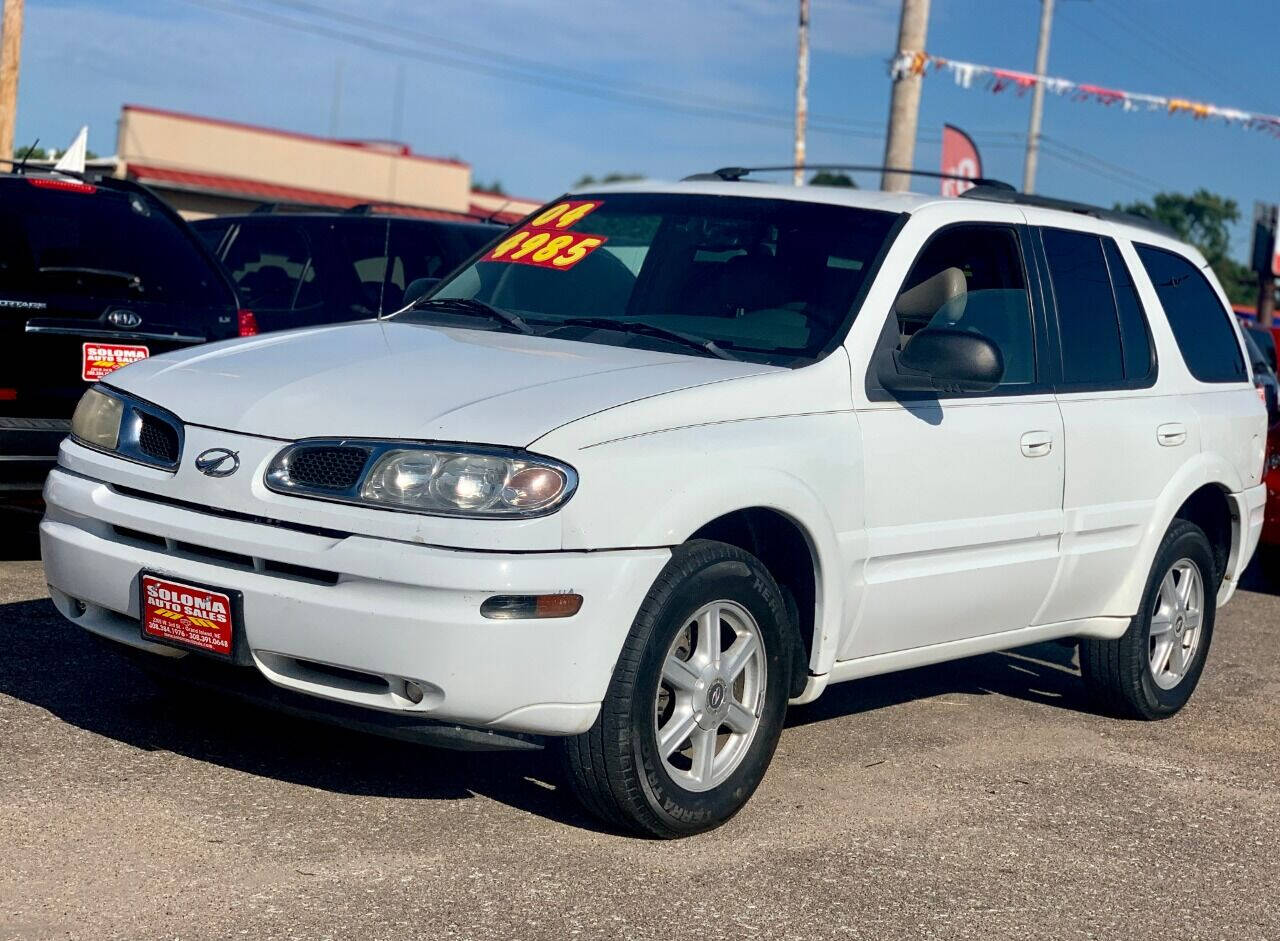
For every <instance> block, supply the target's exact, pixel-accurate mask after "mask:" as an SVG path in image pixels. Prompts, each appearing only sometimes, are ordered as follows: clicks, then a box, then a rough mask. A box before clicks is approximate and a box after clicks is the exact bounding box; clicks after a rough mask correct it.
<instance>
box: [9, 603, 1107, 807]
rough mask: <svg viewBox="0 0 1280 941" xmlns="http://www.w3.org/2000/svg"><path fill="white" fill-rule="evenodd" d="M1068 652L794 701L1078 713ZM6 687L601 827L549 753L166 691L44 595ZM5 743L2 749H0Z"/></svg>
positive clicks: (233, 750)
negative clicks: (425, 737)
mask: <svg viewBox="0 0 1280 941" xmlns="http://www.w3.org/2000/svg"><path fill="white" fill-rule="evenodd" d="M1073 655H1074V650H1073V649H1071V648H1067V647H1064V646H1061V645H1058V644H1039V645H1036V646H1034V647H1027V648H1023V649H1021V650H1017V651H1010V652H1007V653H1000V654H990V655H986V656H981V657H974V658H971V659H969V660H965V661H961V662H959V663H951V664H944V665H939V666H933V667H923V668H919V669H915V670H909V671H905V672H902V673H897V674H892V675H889V676H881V677H873V678H869V679H865V680H859V681H856V682H852V683H844V684H839V685H837V686H833V687H831V688H830V689H828V690H827V692H826V693H825V694H824V695H823V697H822V698H821V699H820V700H818V701H817V702H816V703H813V704H810V705H808V706H802V707H797V708H794V709H792V710H791V711H790V714H789V716H788V725H790V726H798V725H805V724H808V723H811V722H820V721H823V720H826V719H833V718H837V717H841V716H850V715H857V714H859V713H862V712H865V711H868V710H872V709H881V708H884V707H886V706H891V705H895V704H899V703H903V702H906V701H909V700H912V699H919V698H923V697H930V696H939V695H945V694H954V693H963V692H969V693H974V692H978V693H996V694H1000V695H1006V696H1011V697H1015V698H1019V699H1027V700H1032V701H1035V702H1044V703H1051V704H1053V705H1057V706H1060V707H1064V708H1069V709H1083V708H1085V703H1084V700H1083V690H1082V688H1081V684H1080V680H1079V674H1078V672H1077V671H1076V670H1075V668H1074V667H1073V665H1072V658H1073ZM0 694H3V695H7V696H10V697H13V698H15V699H18V700H21V701H22V702H26V703H29V704H31V705H34V706H38V707H40V708H41V709H45V710H47V711H49V712H50V713H52V714H53V715H55V716H57V717H58V718H60V719H62V720H63V721H65V722H68V723H70V724H71V725H74V726H76V727H77V728H80V729H84V730H85V731H88V732H92V733H94V734H95V735H101V736H105V737H107V738H110V739H113V740H115V741H118V742H122V743H124V744H127V745H131V746H133V747H135V748H141V749H146V750H155V751H169V752H173V753H175V754H178V755H183V756H186V757H188V758H193V759H195V760H197V761H203V762H211V763H214V764H218V765H221V766H223V767H227V768H232V769H235V770H238V771H244V772H247V773H250V774H254V775H258V776H262V777H266V778H272V779H275V780H280V781H287V782H290V783H294V784H303V785H306V786H308V787H314V788H321V789H324V790H329V791H333V792H336V793H345V794H351V795H358V796H378V797H398V798H409V799H420V800H433V801H440V800H463V799H466V798H470V797H472V796H475V795H482V796H485V797H488V798H490V799H492V800H495V801H498V802H500V803H502V804H506V805H508V806H511V807H514V808H517V809H519V810H522V811H524V812H527V813H530V814H535V815H538V816H541V817H546V818H549V819H552V820H556V821H559V822H562V823H566V824H569V825H572V826H576V827H582V828H584V829H591V830H597V831H602V832H603V830H602V828H601V827H600V825H599V824H597V823H596V822H595V821H594V820H593V819H592V818H590V817H588V816H587V815H586V814H584V813H583V812H582V811H581V810H580V809H579V807H578V805H577V803H576V802H575V801H574V800H573V799H572V797H571V795H570V794H569V793H568V789H567V787H566V786H565V784H564V781H563V776H562V773H561V771H560V768H559V765H558V762H557V760H556V759H555V757H554V753H553V752H550V751H547V752H508V753H480V752H454V751H449V750H444V749H436V748H429V747H426V746H423V745H415V744H410V743H405V742H398V741H392V740H389V739H383V738H379V737H376V736H371V735H365V734H362V733H359V732H352V731H348V730H346V729H341V728H336V727H333V726H329V725H326V724H323V723H319V722H313V721H309V720H306V719H300V718H296V717H293V716H287V715H282V714H279V713H276V712H273V711H271V710H270V709H267V708H265V707H262V706H258V705H254V704H250V703H244V702H241V701H239V700H236V699H234V698H231V697H228V696H222V695H216V694H215V700H214V701H215V702H216V708H215V709H211V708H210V705H211V702H210V699H209V694H207V693H205V692H203V691H201V692H200V693H198V694H196V695H193V696H191V697H189V698H187V699H183V698H182V697H180V696H178V695H174V694H167V693H165V692H163V691H162V689H161V688H160V687H159V686H157V685H156V684H155V683H154V682H153V681H152V680H151V679H149V678H148V677H147V675H146V674H145V673H144V672H143V671H142V670H140V669H139V668H138V667H137V666H136V665H135V664H134V662H133V661H132V660H131V659H130V658H129V657H128V656H126V655H124V654H122V653H120V652H119V651H118V650H116V649H115V648H114V646H113V645H111V644H109V643H107V642H104V641H99V640H98V639H97V638H95V637H93V636H92V635H90V634H88V633H86V632H85V631H83V630H81V629H80V628H77V627H75V626H73V625H72V624H70V623H68V622H67V621H65V620H64V619H63V618H62V616H61V615H59V614H58V613H57V611H56V610H55V609H54V607H53V605H52V603H51V602H49V601H48V600H47V599H43V600H38V601H22V602H13V603H9V604H2V605H0ZM2 752H3V749H2V747H0V754H2Z"/></svg>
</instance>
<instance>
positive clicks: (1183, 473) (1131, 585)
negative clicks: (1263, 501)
mask: <svg viewBox="0 0 1280 941" xmlns="http://www.w3.org/2000/svg"><path fill="white" fill-rule="evenodd" d="M1233 484H1234V486H1233ZM1239 489H1240V481H1239V474H1238V473H1237V472H1236V469H1235V468H1234V467H1233V466H1232V465H1231V464H1230V463H1229V462H1227V461H1226V460H1224V459H1223V458H1221V457H1219V456H1217V455H1212V454H1200V455H1197V456H1196V458H1195V459H1193V460H1191V461H1189V462H1187V464H1186V465H1184V466H1183V467H1182V469H1181V470H1180V471H1179V473H1178V474H1177V475H1175V476H1174V478H1173V479H1172V480H1171V481H1170V482H1169V483H1168V484H1167V485H1166V486H1165V489H1164V491H1163V492H1162V493H1161V494H1160V497H1159V499H1157V501H1156V505H1155V509H1154V511H1153V512H1152V514H1151V519H1150V522H1149V523H1148V525H1147V529H1146V532H1145V533H1144V534H1143V537H1142V541H1141V542H1140V544H1139V551H1138V552H1137V554H1136V557H1135V564H1134V566H1133V571H1132V572H1131V573H1130V577H1129V578H1128V579H1127V580H1126V582H1125V585H1124V589H1123V591H1124V597H1123V599H1122V601H1123V609H1124V610H1126V611H1128V612H1129V613H1130V614H1132V613H1133V612H1135V611H1137V610H1138V605H1139V603H1140V601H1141V599H1142V592H1143V589H1144V587H1145V585H1146V579H1147V575H1148V574H1149V572H1150V570H1151V566H1152V564H1153V563H1154V561H1155V555H1156V552H1157V551H1158V549H1159V547H1160V541H1161V540H1162V539H1163V538H1164V534H1165V533H1166V532H1168V530H1169V526H1170V525H1172V523H1173V521H1174V520H1175V519H1186V520H1188V521H1189V522H1192V523H1195V524H1196V525H1197V526H1199V527H1200V528H1201V529H1202V530H1204V533H1205V535H1206V536H1207V537H1208V538H1209V543H1210V545H1211V546H1212V548H1213V555H1214V562H1215V563H1216V565H1217V568H1218V573H1217V574H1218V576H1219V579H1220V585H1219V590H1218V604H1219V605H1221V604H1224V603H1225V602H1226V600H1227V599H1228V598H1229V597H1230V596H1231V593H1232V592H1233V591H1234V589H1235V583H1234V580H1233V578H1232V575H1233V573H1235V572H1236V571H1237V570H1238V568H1239V566H1238V565H1237V564H1236V563H1237V561H1238V559H1239V558H1240V555H1241V554H1242V553H1243V552H1244V551H1245V550H1246V548H1247V547H1246V546H1245V545H1244V542H1245V534H1246V527H1245V525H1244V522H1243V520H1242V519H1241V513H1240V501H1239V500H1238V499H1237V492H1238V491H1239Z"/></svg>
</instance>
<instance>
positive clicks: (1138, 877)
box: [0, 514, 1280, 941]
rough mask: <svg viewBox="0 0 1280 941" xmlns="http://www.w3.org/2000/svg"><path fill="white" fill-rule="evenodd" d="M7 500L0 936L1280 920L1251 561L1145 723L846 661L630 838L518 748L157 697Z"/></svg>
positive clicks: (1063, 651) (976, 931)
mask: <svg viewBox="0 0 1280 941" xmlns="http://www.w3.org/2000/svg"><path fill="white" fill-rule="evenodd" d="M34 524H35V518H34V516H30V515H6V514H0V534H3V535H2V536H0V559H3V560H4V561H0V938H55V937H56V938H62V937H85V938H116V937H118V938H235V937H246V938H263V939H268V938H386V939H397V941H400V939H408V938H477V939H479V938H484V939H488V938H496V939H507V938H537V939H542V938H546V939H557V941H562V939H586V938H655V939H658V938H661V939H675V938H681V939H682V938H696V939H699V941H715V939H721V938H734V939H742V938H795V939H812V938H867V939H877V941H881V939H897V938H902V939H922V938H949V939H950V938H982V939H992V938H1019V939H1024V938H1046V939H1054V941H1062V939H1072V938H1117V939H1144V938H1153V939H1154V938H1159V939H1184V938H1185V939H1210V938H1223V939H1268V941H1270V939H1276V938H1280V786H1278V781H1280V760H1278V759H1277V748H1278V747H1280V705H1278V704H1277V700H1280V639H1278V637H1277V629H1278V626H1280V597H1277V596H1276V594H1275V592H1276V591H1277V590H1278V588H1280V577H1277V578H1276V579H1275V581H1274V582H1273V581H1272V580H1271V579H1269V578H1268V577H1267V575H1266V573H1265V572H1264V571H1262V567H1261V566H1260V565H1258V564H1256V563H1255V566H1254V569H1253V570H1251V572H1250V576H1249V580H1248V582H1247V584H1248V587H1249V590H1247V591H1242V592H1240V593H1239V594H1238V595H1237V597H1236V599H1235V600H1234V601H1233V602H1232V603H1231V604H1230V605H1229V606H1228V607H1227V608H1225V609H1223V611H1222V612H1221V613H1220V615H1219V620H1218V627H1217V632H1216V636H1215V638H1214V642H1213V648H1212V652H1211V655H1210V660H1209V665H1208V668H1207V670H1206V673H1205V677H1204V679H1203V681H1202V682H1201V685H1200V689H1199V690H1198V691H1197V693H1196V695H1195V697H1194V698H1193V700H1192V702H1191V704H1190V706H1189V707H1188V708H1187V709H1186V710H1184V712H1183V713H1182V714H1180V715H1179V716H1177V717H1175V718H1173V719H1170V720H1168V721H1164V722H1159V723H1150V724H1147V723H1138V722H1124V721H1118V720H1114V719H1109V718H1105V717H1101V716H1099V715H1096V714H1094V713H1093V712H1092V711H1090V708H1089V705H1088V703H1087V702H1085V701H1084V699H1083V697H1082V690H1081V686H1080V682H1079V677H1078V673H1077V671H1076V669H1075V668H1074V666H1073V665H1072V658H1073V651H1072V650H1070V649H1069V648H1066V647H1063V646H1060V645H1054V644H1049V645H1038V646H1035V647H1028V648H1023V649H1021V650H1018V651H1013V652H1009V653H1000V654H992V655H988V656H982V657H975V658H972V659H968V660H964V661H961V662H958V663H953V664H948V665H943V666H938V667H930V668H925V669H918V670H912V671H910V672H906V673H900V674H896V675H892V676H886V677H878V678H874V679H869V680H863V681H858V682H854V683H850V684H844V685H841V686H836V687H832V688H831V689H830V690H828V692H827V693H826V695H825V696H824V697H823V698H822V699H820V700H819V701H818V702H817V703H814V704H812V705H810V706H807V707H802V708H796V709H793V710H792V711H791V713H790V717H789V720H788V726H787V729H786V731H785V732H784V734H783V736H782V742H781V745H780V746H779V748H778V753H777V755H776V757H775V758H774V761H773V766H772V768H771V770H770V772H769V775H768V777H767V778H766V780H765V782H764V784H763V785H762V786H761V788H760V790H759V791H758V792H757V793H756V795H755V798H754V799H753V800H752V801H751V803H750V804H749V805H748V807H747V808H746V809H745V810H744V811H743V812H742V813H741V814H739V815H738V816H737V817H736V818H735V819H734V820H732V821H730V823H729V824H727V825H726V826H725V827H723V828H721V829H720V830H718V831H715V832H713V833H710V834H705V835H703V836H699V837H695V838H692V839H688V840H683V841H679V842H653V841H647V840H640V839H634V838H631V837H627V836H622V835H618V834H615V833H611V832H607V831H604V830H601V829H600V828H598V827H597V826H596V825H595V824H594V823H593V822H592V820H590V819H589V818H587V817H586V816H585V815H583V814H582V813H581V812H580V811H579V810H578V809H577V807H576V806H575V804H574V802H573V800H572V798H571V797H570V796H569V795H568V794H567V793H566V791H565V788H564V787H563V786H562V785H561V783H560V776H559V772H558V768H557V766H556V764H555V762H554V761H552V760H550V759H549V758H548V757H547V756H546V755H545V754H542V753H538V754H532V755H530V754H497V755H493V754H488V755H476V754H471V755H468V754H461V753H456V752H448V751H437V750H433V749H428V748H425V747H421V746H415V745H407V744H402V743H397V742H391V741H387V740H381V739H376V738H369V737H363V736H360V735H358V734H355V733H352V732H346V731H343V730H337V729H332V728H330V727H327V726H323V725H318V724H313V723H311V722H308V721H305V720H300V719H294V718H289V717H285V716H280V715H277V714H274V713H271V712H268V711H265V710H262V709H259V708H255V707H251V706H246V705H240V704H237V703H236V702H233V701H229V700H227V699H225V698H223V697H220V696H213V695H208V694H193V695H191V696H188V697H178V698H175V697H174V696H172V695H168V694H165V693H163V692H161V691H159V690H158V689H157V688H156V687H155V686H154V685H153V684H152V683H151V682H150V681H149V680H148V679H146V678H145V677H144V676H143V675H142V674H140V673H139V672H138V671H137V670H136V668H134V667H133V666H132V665H131V664H130V663H129V662H128V661H127V660H125V659H124V658H122V657H121V656H119V655H118V654H116V653H114V652H113V651H112V650H110V649H109V648H107V647H105V646H104V645H101V644H99V643H97V642H95V641H94V640H93V639H92V638H90V637H89V636H88V635H86V634H85V633H84V632H83V631H81V630H79V629H77V628H75V627H73V626H72V625H70V624H68V623H65V622H64V621H63V620H62V619H61V618H60V617H59V616H58V615H57V614H56V613H55V611H54V609H53V606H52V605H51V604H50V603H49V601H48V599H47V597H46V594H45V586H44V581H43V577H42V572H41V567H40V563H39V560H38V551H37V547H36V544H35V540H34V537H33V534H34ZM1277 572H1278V575H1280V566H1278V567H1277Z"/></svg>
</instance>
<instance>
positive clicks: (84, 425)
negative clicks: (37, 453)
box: [71, 386, 124, 451]
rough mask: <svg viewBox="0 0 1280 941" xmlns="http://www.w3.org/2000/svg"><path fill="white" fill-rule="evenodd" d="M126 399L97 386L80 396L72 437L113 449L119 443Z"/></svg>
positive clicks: (92, 445)
mask: <svg viewBox="0 0 1280 941" xmlns="http://www.w3.org/2000/svg"><path fill="white" fill-rule="evenodd" d="M122 418H124V402H122V401H120V399H118V398H116V397H115V396H114V395H108V394H107V393H106V392H104V391H103V390H101V389H99V388H98V387H97V386H95V387H94V388H92V389H90V390H89V391H88V392H86V393H85V394H84V395H82V396H81V397H80V403H79V404H78V405H77V406H76V411H75V414H74V415H72V416H71V436H72V437H73V438H75V439H76V440H77V441H80V442H82V443H83V444H87V445H89V447H91V448H99V449H101V450H103V451H114V450H115V449H116V446H117V445H118V444H119V443H120V421H121V419H122Z"/></svg>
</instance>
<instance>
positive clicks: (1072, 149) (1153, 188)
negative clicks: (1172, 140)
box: [1041, 135, 1168, 192]
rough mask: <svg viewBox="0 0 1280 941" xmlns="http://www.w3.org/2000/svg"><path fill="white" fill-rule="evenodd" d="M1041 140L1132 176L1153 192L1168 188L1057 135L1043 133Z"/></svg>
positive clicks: (1083, 158)
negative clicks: (1075, 145) (1059, 138)
mask: <svg viewBox="0 0 1280 941" xmlns="http://www.w3.org/2000/svg"><path fill="white" fill-rule="evenodd" d="M1041 140H1047V141H1049V142H1050V143H1051V144H1052V145H1053V146H1054V147H1056V148H1058V150H1061V151H1065V152H1067V153H1069V154H1072V155H1074V156H1075V157H1078V158H1079V159H1081V160H1089V161H1092V162H1093V163H1096V164H1099V165H1100V166H1102V167H1105V168H1106V169H1108V170H1111V171H1112V172H1114V173H1118V174H1121V175H1123V176H1127V177H1130V178H1131V179H1132V180H1133V181H1134V183H1136V184H1141V185H1142V186H1144V187H1147V188H1149V189H1150V190H1151V191H1152V192H1154V191H1156V190H1162V189H1168V187H1167V186H1165V184H1163V183H1161V182H1160V181H1158V180H1153V179H1152V178H1151V177H1149V176H1144V175H1143V174H1141V173H1138V172H1137V171H1135V170H1131V169H1129V168H1128V167H1123V166H1120V164H1117V163H1110V162H1108V161H1106V160H1103V159H1102V158H1101V157H1099V156H1098V155H1097V154H1093V153H1090V152H1089V151H1087V150H1081V149H1080V148H1079V147H1073V146H1072V145H1071V144H1068V143H1066V142H1065V141H1061V140H1058V139H1057V138H1055V137H1049V136H1047V135H1042V136H1041Z"/></svg>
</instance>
